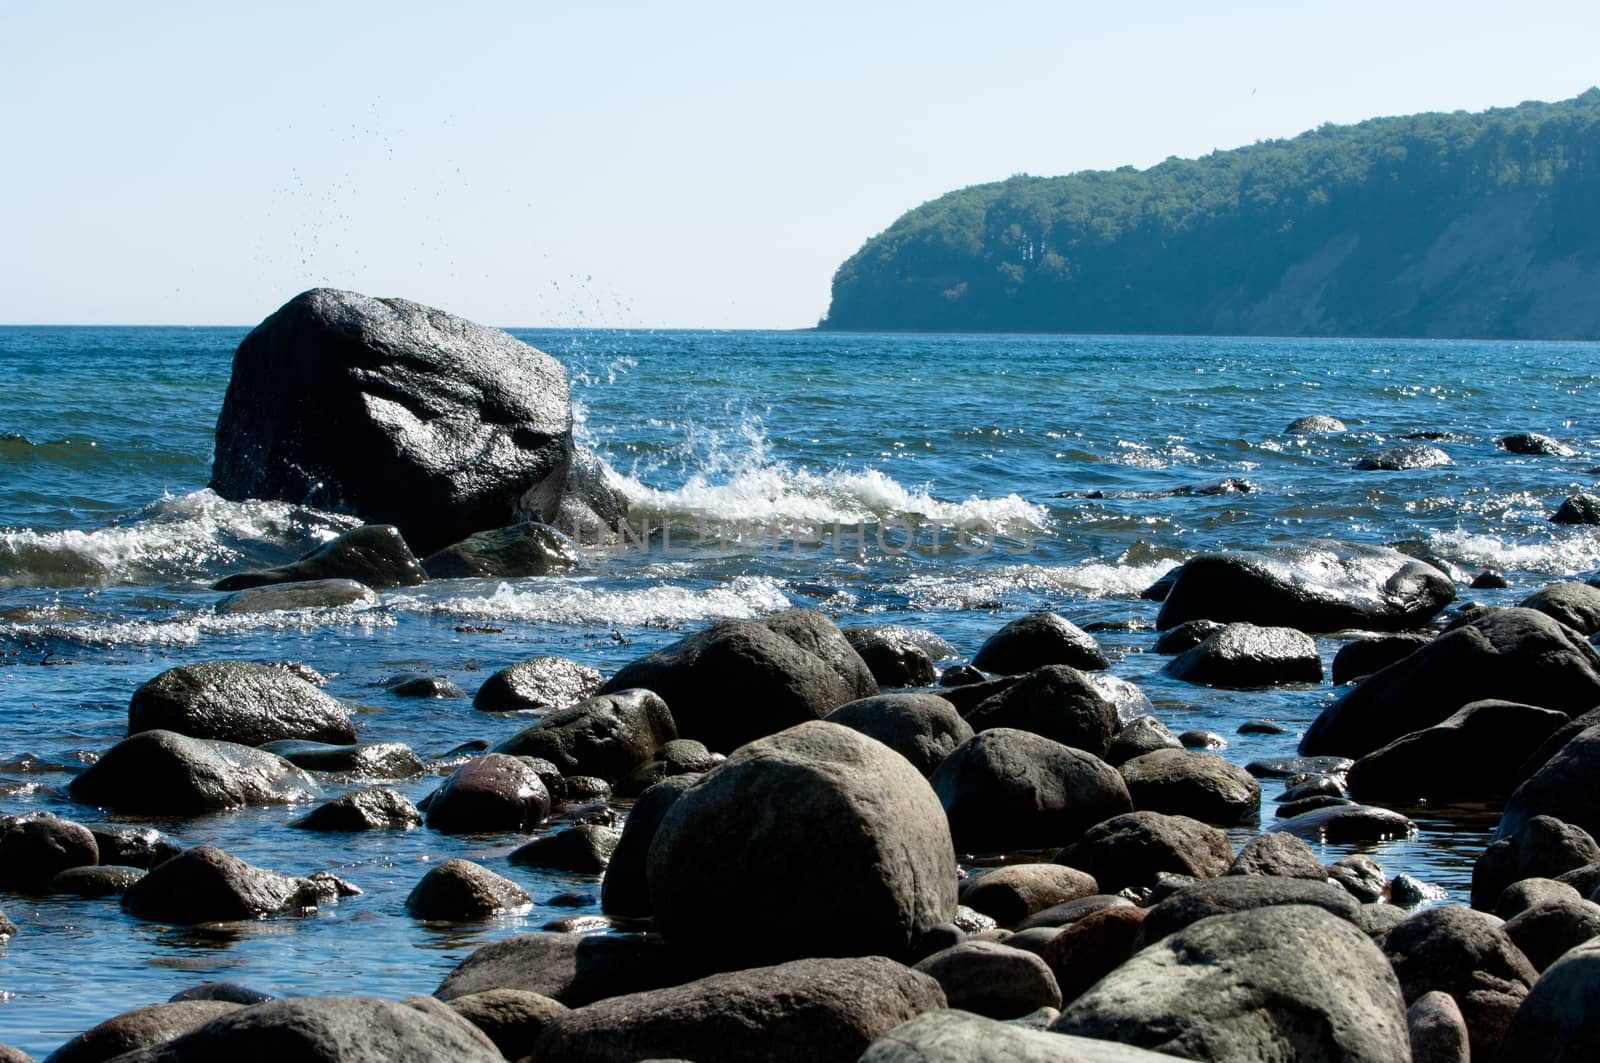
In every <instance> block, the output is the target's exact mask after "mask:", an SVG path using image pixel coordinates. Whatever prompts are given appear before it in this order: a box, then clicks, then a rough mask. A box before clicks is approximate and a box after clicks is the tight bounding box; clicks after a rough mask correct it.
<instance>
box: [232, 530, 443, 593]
mask: <svg viewBox="0 0 1600 1063" xmlns="http://www.w3.org/2000/svg"><path fill="white" fill-rule="evenodd" d="M427 578H428V577H427V576H426V575H424V574H423V571H422V566H421V564H420V563H418V561H417V559H416V557H415V556H414V555H413V554H412V553H411V549H410V547H408V546H406V541H405V540H404V539H402V538H401V537H400V531H399V529H398V528H396V527H395V526H394V525H392V524H364V525H362V526H361V527H359V528H353V529H351V530H350V531H347V532H345V533H344V534H343V535H340V536H339V537H338V538H336V539H333V540H331V541H329V542H326V543H323V544H322V545H321V546H319V547H317V548H316V549H314V550H312V551H310V552H309V553H307V554H305V555H304V556H302V557H301V558H300V560H298V561H295V562H293V563H292V564H288V565H279V566H278V567H276V568H269V569H263V570H261V571H259V572H239V573H235V574H234V575H232V576H225V577H223V578H222V579H219V580H218V581H217V582H215V583H213V584H212V585H211V589H212V590H217V591H242V590H245V589H247V588H250V587H266V586H271V585H274V584H281V583H305V582H310V581H319V580H348V581H353V582H355V583H359V584H362V585H363V586H366V587H378V588H384V587H412V586H415V585H417V584H418V583H422V582H425V581H426V580H427Z"/></svg>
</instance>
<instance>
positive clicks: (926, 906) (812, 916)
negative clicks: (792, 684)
mask: <svg viewBox="0 0 1600 1063" xmlns="http://www.w3.org/2000/svg"><path fill="white" fill-rule="evenodd" d="M647 874H648V877H649V890H650V902H651V905H652V907H653V909H654V912H655V919H656V926H657V927H658V928H659V930H660V931H661V933H662V935H663V936H664V937H665V938H666V939H667V941H668V942H669V943H671V944H672V945H673V947H674V948H679V949H682V950H684V951H685V952H687V953H694V954H698V955H700V956H702V957H704V958H705V959H706V961H707V962H708V963H709V964H711V965H712V966H713V968H714V969H723V970H727V969H731V968H732V967H735V966H740V965H748V964H749V963H752V962H755V963H759V962H772V961H775V960H785V959H791V958H794V957H799V956H860V955H872V954H878V955H885V956H903V955H908V954H909V952H910V949H911V947H912V945H913V944H914V943H915V942H916V941H917V939H918V938H919V937H921V936H922V934H924V933H925V932H927V931H928V930H930V929H932V928H933V927H935V926H938V925H939V924H941V923H947V922H949V921H950V920H951V919H952V918H953V917H954V915H955V910H956V865H955V851H954V849H953V848H952V846H951V843H950V830H949V827H948V826H947V825H946V823H945V818H944V811H943V809H941V808H940V806H939V802H938V799H937V798H935V797H934V794H933V791H932V790H931V789H929V787H928V783H927V781H926V780H925V779H923V777H922V776H921V775H920V774H918V773H917V770H916V769H915V768H914V767H912V766H911V764H910V762H909V761H907V760H906V759H905V758H904V757H902V756H900V755H899V754H898V753H895V752H894V751H893V750H891V749H889V748H888V747H887V746H884V745H882V744H881V743H878V742H874V741H873V740H872V739H870V738H867V737H865V736H864V735H861V734H858V733H857V732H855V731H852V730H850V729H849V728H847V727H840V726H838V725H837V724H830V723H823V722H821V721H813V722H811V723H806V724H801V725H799V726H797V727H792V728H790V729H788V730H786V731H782V732H780V733H778V734H775V735H772V736H771V737H769V738H764V739H760V740H758V741H755V742H751V743H750V744H748V745H746V746H744V747H742V748H741V749H739V750H738V751H737V752H735V753H734V754H733V755H732V756H730V757H729V758H728V759H727V761H726V762H725V763H724V764H722V765H721V766H720V767H718V768H717V769H716V770H715V771H713V772H711V773H710V774H708V775H705V776H703V777H702V778H701V780H700V781H699V782H697V783H696V784H695V785H694V786H692V787H690V788H689V789H688V790H686V791H684V793H683V795H682V796H681V797H679V798H678V800H677V801H675V802H673V803H672V806H671V807H670V808H668V809H667V812H666V815H665V816H664V817H663V819H662V821H661V825H660V827H659V828H658V829H657V830H656V833H655V837H654V839H653V840H652V841H651V844H650V856H649V863H648V868H647ZM824 899H825V903H824Z"/></svg>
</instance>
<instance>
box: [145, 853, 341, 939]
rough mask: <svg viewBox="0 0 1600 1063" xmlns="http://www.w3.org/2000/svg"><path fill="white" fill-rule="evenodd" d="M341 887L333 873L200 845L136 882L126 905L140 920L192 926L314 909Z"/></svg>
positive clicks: (333, 897)
mask: <svg viewBox="0 0 1600 1063" xmlns="http://www.w3.org/2000/svg"><path fill="white" fill-rule="evenodd" d="M340 892H341V891H340V889H339V884H338V882H337V880H334V879H332V878H322V879H318V878H296V877H294V876H291V875H280V874H279V873H278V872H276V871H268V870H266V869H265V868H260V867H252V866H251V865H250V864H247V863H245V862H244V861H243V860H240V859H239V858H238V857H236V856H234V855H232V854H231V853H227V852H224V851H223V850H221V849H218V848H216V847H215V846H211V845H197V846H195V847H194V848H193V849H189V850H186V851H185V852H184V853H183V854H182V855H181V856H176V857H173V858H172V859H171V860H168V861H167V862H166V863H164V864H162V865H161V866H159V867H156V868H154V869H152V870H151V871H150V872H149V873H148V874H146V875H145V876H144V877H143V878H142V879H140V880H139V881H138V882H136V883H135V884H134V885H133V886H131V887H130V888H129V889H128V892H126V893H124V894H123V895H122V907H123V909H124V910H125V911H126V912H127V913H128V914H129V915H132V916H136V917H137V918H140V919H152V920H156V921H158V922H163V923H177V924H179V925H182V926H192V925H194V924H196V923H216V922H229V921H234V920H240V919H255V918H258V917H260V916H263V915H272V914H275V913H279V912H288V911H295V910H304V909H314V908H316V907H317V906H318V905H319V904H324V903H327V902H328V901H331V900H334V899H335V898H336V897H338V896H339V893H340Z"/></svg>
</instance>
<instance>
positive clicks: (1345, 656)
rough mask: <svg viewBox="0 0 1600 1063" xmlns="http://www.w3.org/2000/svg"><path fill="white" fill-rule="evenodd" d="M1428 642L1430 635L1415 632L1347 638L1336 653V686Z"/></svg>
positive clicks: (1394, 660)
mask: <svg viewBox="0 0 1600 1063" xmlns="http://www.w3.org/2000/svg"><path fill="white" fill-rule="evenodd" d="M1427 643H1428V636H1427V635H1415V634H1399V635H1377V636H1374V637H1372V638H1366V639H1356V640H1354V641H1352V642H1347V643H1345V644H1344V645H1343V646H1340V647H1339V650H1338V652H1337V653H1335V654H1334V655H1333V666H1332V668H1331V669H1330V671H1331V673H1332V675H1331V677H1330V678H1332V680H1333V685H1334V686H1343V685H1344V684H1345V683H1349V682H1352V681H1353V680H1356V679H1361V678H1363V677H1365V676H1369V675H1372V674H1373V673H1374V672H1379V671H1382V670H1383V669H1385V668H1387V667H1389V666H1390V665H1391V664H1393V663H1394V662H1396V661H1398V660H1401V659H1402V658H1405V657H1409V656H1410V655H1411V653H1412V651H1413V650H1416V649H1419V648H1421V647H1422V646H1425V645H1427Z"/></svg>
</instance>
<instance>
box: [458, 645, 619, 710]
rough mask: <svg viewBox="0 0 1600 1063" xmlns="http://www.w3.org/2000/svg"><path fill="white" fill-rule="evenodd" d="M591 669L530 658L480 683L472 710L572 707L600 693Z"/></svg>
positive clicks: (554, 659) (563, 661)
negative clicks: (597, 692)
mask: <svg viewBox="0 0 1600 1063" xmlns="http://www.w3.org/2000/svg"><path fill="white" fill-rule="evenodd" d="M601 678H602V677H601V675H600V673H599V672H598V671H596V670H595V669H593V668H591V667H589V666H588V665H586V664H579V663H578V662H577V661H569V660H567V659H566V658H565V657H530V658H528V659H527V660H525V661H518V662H517V663H516V664H512V665H507V666H506V667H504V668H502V669H500V670H499V671H498V672H496V673H494V674H493V675H491V676H490V677H489V678H488V679H485V680H484V681H483V685H482V686H481V687H479V688H478V692H477V694H475V695H473V698H472V707H473V708H475V709H482V710H484V711H485V712H551V711H553V710H555V709H564V708H566V707H567V706H568V705H576V704H577V703H578V702H580V701H582V700H583V699H584V698H586V697H588V696H589V695H591V694H593V693H594V692H595V691H596V690H599V689H600V682H601Z"/></svg>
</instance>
